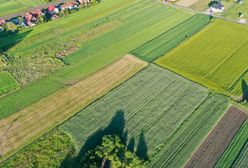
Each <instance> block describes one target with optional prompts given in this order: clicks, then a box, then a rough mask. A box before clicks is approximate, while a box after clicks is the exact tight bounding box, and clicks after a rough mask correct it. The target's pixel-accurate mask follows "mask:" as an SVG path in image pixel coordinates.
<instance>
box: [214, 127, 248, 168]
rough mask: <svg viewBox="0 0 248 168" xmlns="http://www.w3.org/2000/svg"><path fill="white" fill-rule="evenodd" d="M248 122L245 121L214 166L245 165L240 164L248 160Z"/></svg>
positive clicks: (219, 167)
mask: <svg viewBox="0 0 248 168" xmlns="http://www.w3.org/2000/svg"><path fill="white" fill-rule="evenodd" d="M247 140H248V122H245V123H244V124H243V126H242V128H241V129H240V131H239V132H238V134H237V135H236V136H235V138H234V139H233V141H232V143H231V144H230V145H229V147H228V149H227V150H226V151H225V153H224V154H223V156H222V157H221V159H220V160H219V162H218V163H217V165H216V168H222V167H232V166H233V167H245V165H243V166H242V164H245V163H247V160H248V155H247V151H248V146H247Z"/></svg>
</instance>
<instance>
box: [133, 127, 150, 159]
mask: <svg viewBox="0 0 248 168" xmlns="http://www.w3.org/2000/svg"><path fill="white" fill-rule="evenodd" d="M136 155H137V156H138V157H139V158H142V159H143V160H147V159H148V147H147V145H146V140H145V134H144V131H142V132H141V134H140V137H139V142H138V146H137V150H136Z"/></svg>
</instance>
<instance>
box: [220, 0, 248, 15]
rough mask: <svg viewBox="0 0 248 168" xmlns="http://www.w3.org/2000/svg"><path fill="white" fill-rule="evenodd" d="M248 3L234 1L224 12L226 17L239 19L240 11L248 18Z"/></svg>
mask: <svg viewBox="0 0 248 168" xmlns="http://www.w3.org/2000/svg"><path fill="white" fill-rule="evenodd" d="M247 10H248V3H247V2H246V1H244V3H243V4H239V3H233V4H232V5H231V6H230V8H229V9H228V10H227V11H226V12H225V13H224V14H223V15H224V16H225V17H228V18H231V19H238V18H239V13H242V14H243V15H244V16H243V18H245V19H248V12H247Z"/></svg>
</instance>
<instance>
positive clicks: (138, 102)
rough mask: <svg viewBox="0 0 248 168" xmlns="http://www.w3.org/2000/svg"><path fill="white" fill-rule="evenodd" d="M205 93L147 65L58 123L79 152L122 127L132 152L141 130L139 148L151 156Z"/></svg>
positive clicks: (171, 74)
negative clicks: (131, 146) (141, 139)
mask: <svg viewBox="0 0 248 168" xmlns="http://www.w3.org/2000/svg"><path fill="white" fill-rule="evenodd" d="M207 96H208V90H207V89H205V88H203V87H201V86H199V85H197V84H194V83H193V82H190V81H187V80H186V79H184V78H182V77H180V76H177V75H175V74H173V73H171V72H169V71H167V70H165V69H163V68H160V67H157V66H155V65H151V66H149V67H147V68H146V69H144V70H142V71H141V72H140V73H138V74H137V75H136V76H134V77H133V78H131V79H129V80H128V81H127V82H125V83H123V84H122V85H121V86H119V87H118V88H116V89H115V90H113V91H111V92H110V93H108V94H107V95H105V96H104V97H103V98H101V99H100V100H98V101H96V102H95V103H93V104H92V105H90V106H88V107H87V108H85V109H84V110H82V111H81V112H79V113H78V114H76V115H75V116H74V117H72V118H71V119H69V120H68V121H66V122H65V123H64V124H62V125H61V126H60V128H61V129H62V130H64V131H66V132H67V133H68V134H69V135H70V136H71V137H72V138H73V141H74V142H75V145H76V149H77V151H78V152H79V151H80V153H83V152H85V150H86V149H88V148H90V147H91V146H92V144H94V143H97V142H98V141H99V138H100V137H101V135H103V134H106V133H107V134H110V133H113V132H114V133H116V131H117V133H119V134H120V135H123V133H124V132H126V134H127V135H126V136H127V137H126V139H127V144H128V143H129V141H134V142H133V143H134V144H133V146H134V149H133V150H134V151H136V150H138V148H136V146H137V144H138V140H139V137H140V136H141V135H143V136H144V141H145V144H143V147H142V149H146V150H144V152H143V153H144V155H148V156H153V155H154V154H156V153H157V150H158V149H159V148H160V147H161V146H162V145H165V143H166V142H167V140H169V139H170V138H171V137H172V135H173V134H174V132H175V131H176V129H177V128H179V127H180V125H181V124H182V123H183V122H184V121H185V120H187V118H188V117H189V116H190V115H191V114H192V113H193V112H194V111H195V110H196V109H197V108H198V106H199V105H200V104H201V103H202V102H203V101H204V100H205V98H206V97H207ZM218 105H220V104H218ZM118 130H119V131H120V132H118ZM124 134H125V133H124ZM130 143H131V142H130ZM150 159H151V160H152V159H153V157H150Z"/></svg>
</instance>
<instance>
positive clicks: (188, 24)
mask: <svg viewBox="0 0 248 168" xmlns="http://www.w3.org/2000/svg"><path fill="white" fill-rule="evenodd" d="M209 21H210V20H209V17H208V16H205V15H199V14H196V15H194V16H192V17H191V18H189V19H188V20H186V21H184V22H182V23H180V24H178V25H177V26H175V27H173V28H172V29H170V30H168V31H167V32H165V33H163V34H161V35H160V36H158V37H156V38H155V39H153V40H151V41H148V42H147V43H145V44H144V45H142V46H140V47H138V48H137V49H135V50H134V51H132V54H134V55H136V56H138V57H140V58H142V59H145V60H146V61H153V60H154V59H156V58H158V57H161V56H163V55H164V54H166V53H168V52H169V51H170V50H172V49H173V48H175V47H176V46H177V45H178V44H179V43H181V42H182V41H184V40H186V39H188V38H190V37H191V36H192V35H193V34H195V33H197V32H198V31H199V30H200V29H201V28H202V27H204V26H206V25H207V24H208V23H209ZM192 25H194V26H192Z"/></svg>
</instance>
